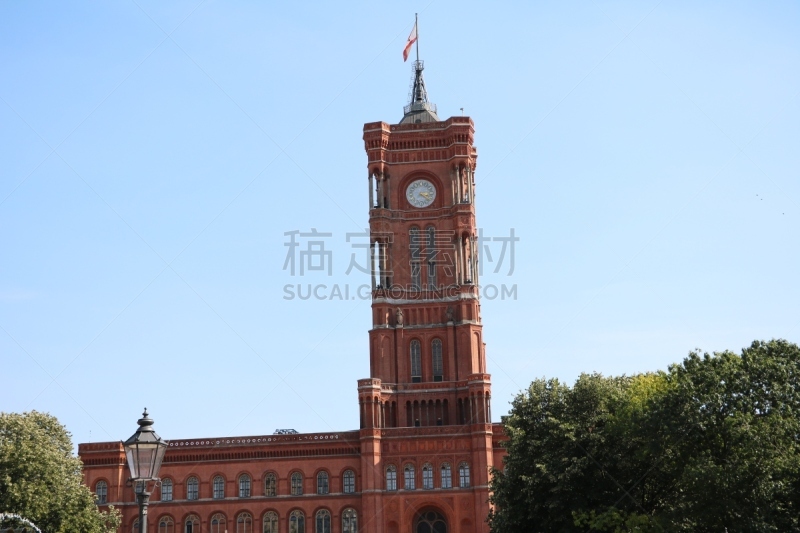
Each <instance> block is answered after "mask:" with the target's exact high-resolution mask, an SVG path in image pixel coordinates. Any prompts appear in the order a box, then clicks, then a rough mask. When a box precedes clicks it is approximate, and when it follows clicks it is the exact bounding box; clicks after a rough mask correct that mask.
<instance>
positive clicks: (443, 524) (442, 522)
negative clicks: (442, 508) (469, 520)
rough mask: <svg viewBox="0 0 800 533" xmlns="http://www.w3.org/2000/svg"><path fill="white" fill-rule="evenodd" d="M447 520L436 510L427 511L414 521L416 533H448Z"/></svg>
mask: <svg viewBox="0 0 800 533" xmlns="http://www.w3.org/2000/svg"><path fill="white" fill-rule="evenodd" d="M447 532H448V529H447V520H446V519H445V517H444V516H443V515H442V514H441V513H440V512H439V511H437V510H436V509H426V510H424V511H422V512H421V513H419V514H418V515H417V519H416V520H415V521H414V533H447Z"/></svg>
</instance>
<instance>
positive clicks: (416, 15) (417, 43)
mask: <svg viewBox="0 0 800 533" xmlns="http://www.w3.org/2000/svg"><path fill="white" fill-rule="evenodd" d="M414 27H415V28H416V29H417V42H416V43H415V44H416V45H417V61H419V16H418V14H417V13H414Z"/></svg>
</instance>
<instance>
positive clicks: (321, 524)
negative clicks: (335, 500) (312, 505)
mask: <svg viewBox="0 0 800 533" xmlns="http://www.w3.org/2000/svg"><path fill="white" fill-rule="evenodd" d="M316 523H317V527H316V528H315V529H314V533H331V513H330V511H327V510H325V509H321V510H319V511H317V520H316Z"/></svg>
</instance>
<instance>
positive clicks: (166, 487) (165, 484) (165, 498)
mask: <svg viewBox="0 0 800 533" xmlns="http://www.w3.org/2000/svg"><path fill="white" fill-rule="evenodd" d="M161 501H162V502H171V501H172V480H169V479H165V480H164V481H162V482H161Z"/></svg>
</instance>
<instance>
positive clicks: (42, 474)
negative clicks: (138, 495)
mask: <svg viewBox="0 0 800 533" xmlns="http://www.w3.org/2000/svg"><path fill="white" fill-rule="evenodd" d="M81 470H82V464H81V461H80V459H79V458H78V457H75V456H74V455H73V454H72V441H71V437H70V434H69V433H68V432H67V430H66V429H65V428H64V426H62V425H61V424H60V423H59V422H58V420H57V419H56V418H55V417H53V416H51V415H49V414H46V413H39V412H36V411H31V412H29V413H22V414H19V413H0V512H8V513H16V514H19V515H21V516H24V517H26V518H28V519H30V520H32V521H33V522H34V523H36V525H37V526H38V527H39V528H40V529H41V530H42V531H44V532H45V533H111V532H113V531H116V530H117V528H118V527H119V523H120V517H119V512H118V511H116V510H115V509H113V507H112V508H111V509H110V511H109V512H101V511H99V510H98V509H97V506H96V505H95V500H94V495H93V494H92V493H91V491H90V490H89V488H88V487H86V486H85V485H84V484H83V476H82V474H81Z"/></svg>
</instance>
